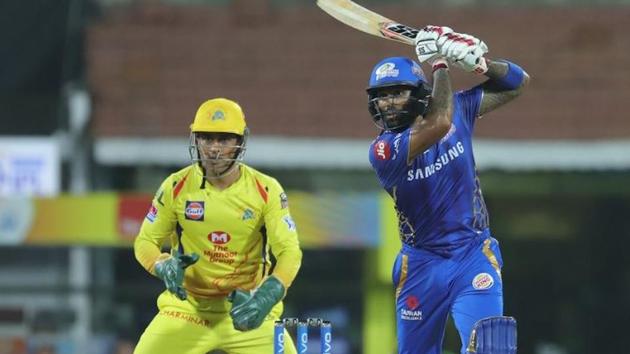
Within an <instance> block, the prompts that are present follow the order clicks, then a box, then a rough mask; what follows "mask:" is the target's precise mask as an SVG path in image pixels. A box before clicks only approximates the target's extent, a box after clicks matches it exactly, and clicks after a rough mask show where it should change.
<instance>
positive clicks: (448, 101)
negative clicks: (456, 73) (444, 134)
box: [429, 70, 453, 125]
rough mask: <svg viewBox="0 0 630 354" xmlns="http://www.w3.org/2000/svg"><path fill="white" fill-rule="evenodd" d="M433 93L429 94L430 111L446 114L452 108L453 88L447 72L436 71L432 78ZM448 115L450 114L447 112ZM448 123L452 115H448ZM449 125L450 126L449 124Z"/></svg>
mask: <svg viewBox="0 0 630 354" xmlns="http://www.w3.org/2000/svg"><path fill="white" fill-rule="evenodd" d="M433 80H434V82H433V92H432V93H431V106H430V107H429V108H430V109H431V111H433V110H436V111H438V112H446V111H448V110H449V108H450V107H452V106H453V102H452V101H453V88H452V87H451V80H450V76H449V75H448V72H447V70H438V71H437V72H436V73H435V75H434V77H433ZM449 113H450V112H449ZM448 119H449V123H450V122H451V120H452V115H451V114H449V115H448ZM449 125H450V124H449Z"/></svg>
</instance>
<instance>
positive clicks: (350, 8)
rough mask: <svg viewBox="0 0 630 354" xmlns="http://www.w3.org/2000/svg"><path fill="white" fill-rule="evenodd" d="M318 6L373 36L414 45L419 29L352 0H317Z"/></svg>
mask: <svg viewBox="0 0 630 354" xmlns="http://www.w3.org/2000/svg"><path fill="white" fill-rule="evenodd" d="M317 6H319V7H320V8H321V9H322V10H324V11H326V12H327V13H328V14H329V15H330V16H332V17H334V18H336V19H337V20H339V21H341V22H343V23H345V24H346V25H348V26H350V27H353V28H355V29H358V30H359V31H362V32H365V33H368V34H371V35H373V36H377V37H381V38H385V39H389V40H392V41H397V42H400V43H404V44H408V45H414V39H415V38H416V35H417V34H418V30H417V29H415V28H413V27H409V26H407V25H403V24H402V23H398V22H395V21H392V20H390V19H388V18H387V17H385V16H382V15H379V14H377V13H376V12H373V11H370V10H368V9H366V8H365V7H363V6H360V5H358V4H356V3H354V2H352V1H350V0H317Z"/></svg>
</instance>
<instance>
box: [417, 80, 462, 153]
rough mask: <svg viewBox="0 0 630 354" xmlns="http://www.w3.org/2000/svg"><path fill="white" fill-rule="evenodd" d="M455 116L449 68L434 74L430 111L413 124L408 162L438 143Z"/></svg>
mask: <svg viewBox="0 0 630 354" xmlns="http://www.w3.org/2000/svg"><path fill="white" fill-rule="evenodd" d="M452 116H453V88H452V86H451V79H450V75H449V73H448V70H444V69H438V70H437V71H435V73H434V74H433V91H432V93H431V99H430V101H429V109H428V112H427V113H426V114H425V115H424V117H418V118H417V119H416V121H415V122H414V123H413V125H412V126H411V132H410V143H409V151H408V154H407V163H408V164H409V163H410V162H411V160H413V159H414V158H415V157H416V156H418V155H419V154H421V153H423V152H424V151H425V150H426V149H427V148H429V146H431V145H433V144H435V143H437V142H438V141H439V140H440V139H441V138H442V137H443V136H444V135H445V134H446V133H447V132H448V130H449V128H450V126H451V122H452V119H453V118H452Z"/></svg>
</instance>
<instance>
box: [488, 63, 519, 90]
mask: <svg viewBox="0 0 630 354" xmlns="http://www.w3.org/2000/svg"><path fill="white" fill-rule="evenodd" d="M501 61H502V62H504V63H506V64H507V65H508V72H507V73H506V74H505V75H504V76H503V77H500V78H498V79H493V81H494V82H496V83H497V84H499V85H501V87H503V88H504V89H507V90H514V89H516V88H518V87H519V86H521V84H522V83H523V78H524V77H525V72H524V71H523V69H521V67H520V66H518V65H516V64H514V63H512V62H509V61H507V60H501Z"/></svg>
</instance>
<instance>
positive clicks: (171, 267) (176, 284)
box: [155, 251, 199, 300]
mask: <svg viewBox="0 0 630 354" xmlns="http://www.w3.org/2000/svg"><path fill="white" fill-rule="evenodd" d="M198 260H199V255H198V254H196V253H191V254H181V253H179V252H178V251H177V252H175V254H174V255H172V256H169V257H168V258H166V259H163V260H159V261H157V262H156V263H155V275H157V277H158V278H160V279H162V281H164V285H166V289H168V291H170V292H171V293H172V294H175V295H176V296H177V297H178V298H179V299H180V300H186V297H187V296H186V290H185V289H184V288H183V286H182V285H183V283H184V272H185V270H186V268H188V267H189V266H191V265H193V264H195V262H197V261H198Z"/></svg>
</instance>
